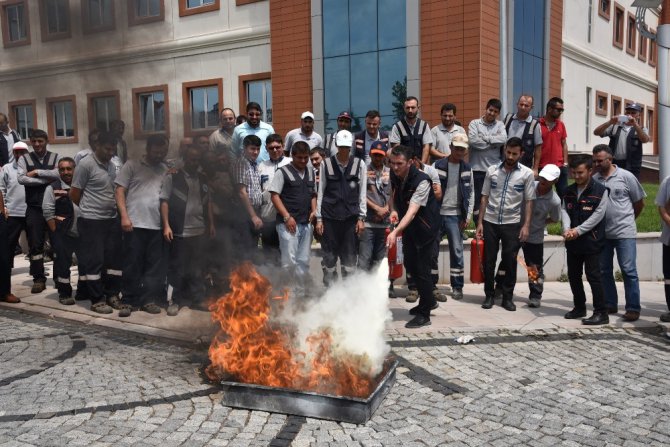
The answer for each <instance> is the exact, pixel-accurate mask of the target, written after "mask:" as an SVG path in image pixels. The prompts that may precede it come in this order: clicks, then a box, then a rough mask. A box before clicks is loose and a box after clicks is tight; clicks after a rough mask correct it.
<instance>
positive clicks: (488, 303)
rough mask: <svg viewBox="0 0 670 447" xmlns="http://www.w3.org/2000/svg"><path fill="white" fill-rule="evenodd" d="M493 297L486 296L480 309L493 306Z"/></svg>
mask: <svg viewBox="0 0 670 447" xmlns="http://www.w3.org/2000/svg"><path fill="white" fill-rule="evenodd" d="M493 301H494V300H493V297H492V296H487V297H486V298H485V299H484V302H483V303H482V309H490V308H492V307H493Z"/></svg>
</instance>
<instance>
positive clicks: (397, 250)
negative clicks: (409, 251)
mask: <svg viewBox="0 0 670 447" xmlns="http://www.w3.org/2000/svg"><path fill="white" fill-rule="evenodd" d="M390 233H391V229H390V228H387V229H386V237H388V235H389V234H390ZM387 256H388V260H389V279H390V280H391V281H393V280H394V279H398V278H400V277H401V276H402V263H403V256H402V233H398V236H397V237H396V239H395V244H394V245H393V246H392V247H390V248H389V250H388V254H387Z"/></svg>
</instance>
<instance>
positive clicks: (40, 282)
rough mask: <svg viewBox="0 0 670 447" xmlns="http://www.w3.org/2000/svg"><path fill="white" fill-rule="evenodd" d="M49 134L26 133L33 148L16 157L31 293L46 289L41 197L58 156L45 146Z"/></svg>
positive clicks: (54, 176) (52, 176)
mask: <svg viewBox="0 0 670 447" xmlns="http://www.w3.org/2000/svg"><path fill="white" fill-rule="evenodd" d="M48 142H49V136H48V135H47V133H46V132H45V131H43V130H41V129H35V130H33V132H32V133H31V134H30V144H31V146H32V147H33V152H30V153H28V154H26V155H24V156H23V157H21V158H20V159H19V163H18V181H19V183H20V184H22V185H23V186H24V187H25V192H26V205H27V206H26V234H27V236H28V246H29V247H30V252H29V255H30V274H31V276H32V277H33V287H32V289H30V292H31V293H40V292H42V291H43V290H44V289H46V281H47V278H46V276H45V275H44V235H45V233H46V222H45V221H44V216H43V215H42V199H43V198H44V190H45V189H46V188H47V186H48V185H49V183H51V182H53V181H54V180H58V179H59V178H60V177H59V175H58V160H59V159H60V156H59V155H58V154H56V153H53V152H50V151H48V150H47V144H48Z"/></svg>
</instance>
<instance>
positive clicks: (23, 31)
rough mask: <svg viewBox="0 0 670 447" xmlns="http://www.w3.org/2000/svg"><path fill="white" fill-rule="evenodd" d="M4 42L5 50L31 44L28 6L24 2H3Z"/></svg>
mask: <svg viewBox="0 0 670 447" xmlns="http://www.w3.org/2000/svg"><path fill="white" fill-rule="evenodd" d="M0 11H1V12H2V42H3V45H4V47H5V48H9V47H15V46H19V45H28V44H30V22H29V20H28V4H27V2H26V1H25V0H23V1H6V2H2V9H1V10H0Z"/></svg>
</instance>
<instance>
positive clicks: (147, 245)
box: [115, 135, 169, 316]
mask: <svg viewBox="0 0 670 447" xmlns="http://www.w3.org/2000/svg"><path fill="white" fill-rule="evenodd" d="M168 145H169V142H168V139H167V137H166V136H165V135H150V136H149V138H147V144H146V153H145V155H144V158H143V159H142V160H128V162H127V163H126V164H125V165H123V167H122V168H121V171H120V172H119V174H118V175H117V176H116V180H115V183H116V194H115V195H116V205H117V207H118V210H119V216H120V217H121V230H123V252H124V258H125V259H124V263H123V301H124V302H125V304H127V305H128V306H129V307H130V308H134V309H138V310H142V311H144V312H147V313H150V314H157V313H160V307H159V306H158V303H162V302H164V299H165V274H166V246H165V241H164V240H163V234H162V232H161V216H160V201H159V199H158V196H159V194H160V192H161V184H162V182H163V178H164V177H165V174H166V173H167V170H168V167H167V165H166V164H165V163H164V160H165V156H166V155H167V152H168ZM128 310H129V309H128V308H127V307H126V308H125V311H124V312H123V315H122V313H121V312H119V316H126V315H125V314H126V313H128V314H129V312H128Z"/></svg>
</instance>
